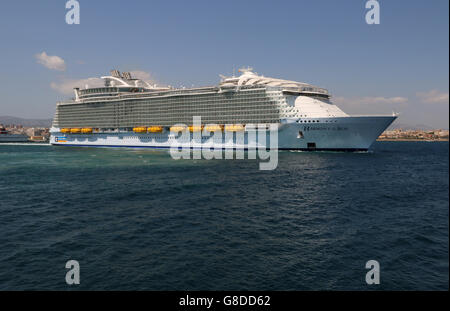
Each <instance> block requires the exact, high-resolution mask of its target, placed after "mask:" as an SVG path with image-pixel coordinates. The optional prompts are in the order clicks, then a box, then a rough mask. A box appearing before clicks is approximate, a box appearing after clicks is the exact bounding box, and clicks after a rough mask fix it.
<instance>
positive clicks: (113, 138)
mask: <svg viewBox="0 0 450 311" xmlns="http://www.w3.org/2000/svg"><path fill="white" fill-rule="evenodd" d="M395 119H396V117H395V116H392V117H391V116H382V117H340V118H315V119H308V120H299V119H284V120H282V122H281V123H280V124H278V125H277V126H276V129H273V128H272V129H271V130H270V129H267V130H265V131H256V130H246V131H245V132H243V133H220V135H217V136H216V135H212V136H211V137H210V135H203V136H201V134H200V133H189V134H188V135H187V136H188V137H185V138H184V139H180V138H179V136H176V135H174V134H173V133H170V132H169V131H167V132H163V133H130V132H109V133H93V134H62V133H61V132H60V129H58V128H53V129H52V130H51V138H50V143H51V144H52V145H59V146H78V147H128V148H157V149H167V148H173V147H175V148H192V149H197V148H215V149H249V148H272V149H280V150H306V151H321V150H324V151H326V150H328V151H366V150H368V149H369V148H370V147H371V145H372V144H373V142H374V141H375V140H376V139H377V138H378V136H379V135H380V134H381V133H382V132H383V131H384V130H385V129H386V128H387V127H388V126H389V125H390V124H391V123H392V122H393V121H394V120H395ZM252 131H253V133H252Z"/></svg>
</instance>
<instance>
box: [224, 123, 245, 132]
mask: <svg viewBox="0 0 450 311" xmlns="http://www.w3.org/2000/svg"><path fill="white" fill-rule="evenodd" d="M243 130H245V126H244V125H242V124H227V125H225V131H227V132H242V131H243Z"/></svg>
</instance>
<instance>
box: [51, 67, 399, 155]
mask: <svg viewBox="0 0 450 311" xmlns="http://www.w3.org/2000/svg"><path fill="white" fill-rule="evenodd" d="M102 79H103V80H104V87H95V88H89V87H88V86H86V88H85V89H79V88H75V89H74V93H75V97H74V98H73V99H72V100H70V101H66V102H59V103H57V105H56V112H55V116H54V120H53V124H52V128H51V130H50V132H51V137H50V143H51V144H53V145H60V146H90V147H148V148H171V146H173V143H174V142H175V141H176V142H177V146H178V147H188V148H192V149H195V148H204V147H206V146H207V147H208V148H221V149H229V148H233V149H248V148H253V147H257V148H260V147H262V148H264V147H267V148H269V142H270V137H273V136H271V135H273V134H274V133H272V132H274V131H276V134H277V135H278V136H277V138H278V139H277V146H276V148H277V149H281V150H283V149H288V150H306V151H318V150H330V151H366V150H368V149H369V148H370V147H371V145H372V144H373V142H374V141H375V140H376V139H377V138H378V136H379V135H380V134H381V133H382V132H383V131H384V130H385V129H386V128H387V127H388V126H389V125H390V124H391V123H392V122H393V121H394V120H395V119H396V118H397V116H396V115H386V116H351V115H348V114H346V113H345V112H343V111H342V110H341V109H340V108H339V107H337V106H336V105H334V104H333V102H332V99H331V95H330V94H329V92H328V91H327V90H326V89H324V88H320V87H317V86H313V85H311V84H307V83H301V82H295V81H289V80H283V79H278V78H269V77H264V76H262V75H258V74H257V73H255V72H254V71H253V69H252V68H243V69H240V70H239V75H238V76H234V75H233V76H230V77H226V76H222V75H221V81H220V82H219V83H218V85H215V86H208V87H195V88H172V87H159V86H157V85H152V84H149V83H148V82H146V81H143V80H140V79H135V78H133V77H132V76H131V74H130V73H129V72H123V73H121V72H119V71H117V70H112V71H111V73H110V75H109V76H104V77H102ZM195 117H197V118H198V117H200V118H201V123H200V124H194V123H195V122H194V121H193V120H194V118H195ZM255 132H256V133H255ZM199 134H201V135H199ZM181 135H183V137H184V138H183V139H182V140H180V139H179V138H180V136H181ZM186 137H187V138H186Z"/></svg>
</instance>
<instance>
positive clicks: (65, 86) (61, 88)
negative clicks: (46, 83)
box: [50, 78, 104, 95]
mask: <svg viewBox="0 0 450 311" xmlns="http://www.w3.org/2000/svg"><path fill="white" fill-rule="evenodd" d="M86 85H88V86H89V87H90V88H91V87H101V86H103V85H104V82H103V80H102V79H100V78H87V79H79V80H74V79H63V80H62V81H59V82H52V83H50V87H51V88H52V89H54V90H56V91H58V92H59V93H61V94H64V95H70V94H73V89H74V88H75V87H78V88H85V87H86Z"/></svg>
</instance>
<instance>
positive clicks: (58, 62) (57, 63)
mask: <svg viewBox="0 0 450 311" xmlns="http://www.w3.org/2000/svg"><path fill="white" fill-rule="evenodd" d="M34 57H35V58H36V59H37V62H38V63H39V64H41V65H44V66H45V67H47V68H48V69H52V70H58V71H64V70H66V63H65V62H64V59H62V58H61V57H59V56H56V55H54V56H50V55H47V53H45V52H42V53H40V54H36V55H35V56H34Z"/></svg>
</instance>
